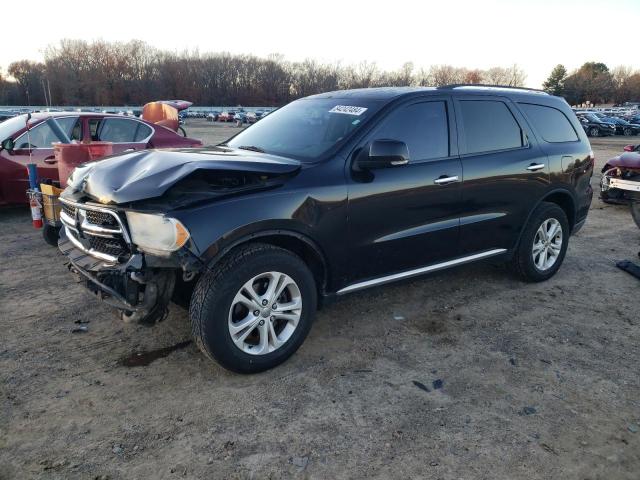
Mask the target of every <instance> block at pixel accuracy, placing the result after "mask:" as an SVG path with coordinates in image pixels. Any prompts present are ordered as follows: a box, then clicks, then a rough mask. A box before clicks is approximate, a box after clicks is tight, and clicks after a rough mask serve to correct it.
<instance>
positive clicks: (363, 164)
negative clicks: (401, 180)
mask: <svg viewBox="0 0 640 480" xmlns="http://www.w3.org/2000/svg"><path fill="white" fill-rule="evenodd" d="M407 163H409V148H408V147H407V144H406V143H404V142H399V141H397V140H374V141H373V142H371V144H370V145H369V149H368V151H367V149H363V151H362V153H361V154H360V155H359V156H358V161H357V164H358V167H359V168H361V169H362V170H375V169H378V168H390V167H397V166H400V165H406V164H407Z"/></svg>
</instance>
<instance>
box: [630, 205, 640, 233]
mask: <svg viewBox="0 0 640 480" xmlns="http://www.w3.org/2000/svg"><path fill="white" fill-rule="evenodd" d="M630 205H631V216H632V217H633V221H634V222H636V225H637V227H638V228H640V201H637V200H634V201H632V202H631V203H630Z"/></svg>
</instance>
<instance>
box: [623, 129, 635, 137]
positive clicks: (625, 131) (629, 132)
mask: <svg viewBox="0 0 640 480" xmlns="http://www.w3.org/2000/svg"><path fill="white" fill-rule="evenodd" d="M622 133H623V134H624V136H625V137H630V136H631V135H633V130H632V129H630V128H625V129H624V130H623V131H622Z"/></svg>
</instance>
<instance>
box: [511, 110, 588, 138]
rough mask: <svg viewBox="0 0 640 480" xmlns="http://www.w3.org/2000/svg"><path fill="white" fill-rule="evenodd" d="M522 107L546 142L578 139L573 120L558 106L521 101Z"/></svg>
mask: <svg viewBox="0 0 640 480" xmlns="http://www.w3.org/2000/svg"><path fill="white" fill-rule="evenodd" d="M520 108H521V109H522V110H523V111H524V114H525V115H526V116H527V118H528V119H529V121H530V122H531V123H532V124H533V127H534V128H535V129H536V131H538V132H539V133H540V135H541V136H542V138H543V140H544V141H545V142H548V143H561V142H575V141H576V140H578V135H577V134H576V131H575V130H574V129H573V126H572V125H571V122H570V121H569V119H568V118H567V117H566V115H565V114H564V113H562V112H561V111H560V110H558V109H557V108H553V107H545V106H542V105H533V104H531V103H521V104H520Z"/></svg>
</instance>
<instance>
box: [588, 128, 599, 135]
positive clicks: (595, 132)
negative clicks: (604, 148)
mask: <svg viewBox="0 0 640 480" xmlns="http://www.w3.org/2000/svg"><path fill="white" fill-rule="evenodd" d="M599 135H600V130H598V128H597V127H591V128H590V129H589V136H590V137H597V136H599Z"/></svg>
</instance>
